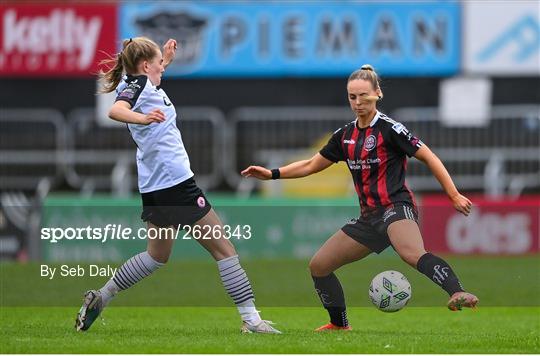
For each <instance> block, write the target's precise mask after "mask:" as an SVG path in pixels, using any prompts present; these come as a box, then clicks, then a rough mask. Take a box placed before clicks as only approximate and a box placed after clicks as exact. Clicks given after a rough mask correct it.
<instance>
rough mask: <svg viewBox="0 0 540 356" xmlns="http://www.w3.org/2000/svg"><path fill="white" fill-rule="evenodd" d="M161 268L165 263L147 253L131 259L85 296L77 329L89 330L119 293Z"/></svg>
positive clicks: (78, 315) (77, 321)
mask: <svg viewBox="0 0 540 356" xmlns="http://www.w3.org/2000/svg"><path fill="white" fill-rule="evenodd" d="M161 266H163V263H160V262H158V261H156V260H154V259H153V258H152V256H150V254H149V253H148V252H147V251H144V252H141V253H139V254H138V255H135V256H133V257H131V258H130V259H129V260H127V261H126V262H125V263H124V264H123V265H122V266H121V267H120V268H119V269H118V270H117V271H116V272H115V274H114V276H113V277H112V278H111V279H110V280H108V281H107V283H105V285H104V286H103V287H102V288H101V289H99V290H89V291H87V292H86V293H85V294H84V299H83V305H82V307H81V309H80V310H79V313H78V314H77V318H76V319H75V329H76V330H77V331H85V330H88V329H89V328H90V326H91V325H92V324H93V323H94V321H95V320H96V319H97V317H98V316H99V315H100V314H101V312H102V311H103V308H105V307H106V306H107V304H109V302H110V301H111V299H112V298H113V297H114V296H115V295H116V294H117V293H118V292H119V291H121V290H125V289H128V288H129V287H131V286H132V285H134V284H135V283H137V282H138V281H140V280H141V279H143V278H145V277H148V276H149V275H150V274H152V273H153V272H154V271H156V270H157V269H158V268H160V267H161Z"/></svg>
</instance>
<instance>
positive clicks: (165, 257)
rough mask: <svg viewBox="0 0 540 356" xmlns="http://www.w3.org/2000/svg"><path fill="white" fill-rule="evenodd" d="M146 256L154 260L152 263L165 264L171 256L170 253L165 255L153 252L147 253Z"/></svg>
mask: <svg viewBox="0 0 540 356" xmlns="http://www.w3.org/2000/svg"><path fill="white" fill-rule="evenodd" d="M148 254H149V255H150V257H152V258H153V259H154V261H156V262H159V263H167V262H168V261H169V257H170V255H171V254H170V253H165V252H162V253H159V252H155V251H148Z"/></svg>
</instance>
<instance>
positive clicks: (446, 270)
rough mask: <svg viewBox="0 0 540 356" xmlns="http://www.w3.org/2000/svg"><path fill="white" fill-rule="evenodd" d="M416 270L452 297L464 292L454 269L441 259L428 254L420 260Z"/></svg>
mask: <svg viewBox="0 0 540 356" xmlns="http://www.w3.org/2000/svg"><path fill="white" fill-rule="evenodd" d="M416 268H417V269H418V271H420V272H422V273H423V274H425V275H426V276H427V277H428V278H429V279H431V280H432V281H433V282H435V283H437V284H438V285H439V286H441V287H442V289H444V290H445V291H446V293H448V295H450V296H451V295H452V294H454V293H456V292H463V291H464V290H463V287H462V286H461V283H460V282H459V279H458V277H457V276H456V274H455V273H454V271H453V270H452V267H450V265H449V264H448V263H446V261H445V260H443V259H442V258H440V257H437V256H435V255H432V254H431V253H429V252H428V253H426V254H425V255H423V256H422V257H420V259H418V263H417V264H416Z"/></svg>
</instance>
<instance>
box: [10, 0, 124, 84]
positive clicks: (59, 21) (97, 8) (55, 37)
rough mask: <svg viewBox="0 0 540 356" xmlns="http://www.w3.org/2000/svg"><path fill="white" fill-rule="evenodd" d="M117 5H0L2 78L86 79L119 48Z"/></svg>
mask: <svg viewBox="0 0 540 356" xmlns="http://www.w3.org/2000/svg"><path fill="white" fill-rule="evenodd" d="M117 16H118V15H117V6H116V5H115V4H111V3H99V4H78V3H76V2H73V3H71V2H65V3H56V4H55V3H46V2H39V3H37V2H36V3H31V2H30V3H24V2H23V3H15V2H13V3H8V4H7V5H3V6H2V7H0V21H1V24H0V76H10V77H86V76H91V75H92V73H95V72H96V71H97V63H98V62H99V60H100V59H104V58H106V55H105V54H104V53H102V52H100V51H103V52H106V53H110V54H112V53H115V52H116V49H117V48H116V47H117V46H116V41H117V37H118V36H117V33H118V32H117V29H118V25H117Z"/></svg>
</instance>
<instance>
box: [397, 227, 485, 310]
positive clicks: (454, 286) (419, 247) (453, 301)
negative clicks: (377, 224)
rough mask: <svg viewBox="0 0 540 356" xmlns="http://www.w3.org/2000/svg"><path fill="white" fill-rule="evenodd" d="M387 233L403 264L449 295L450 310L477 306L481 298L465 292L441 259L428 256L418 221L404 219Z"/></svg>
mask: <svg viewBox="0 0 540 356" xmlns="http://www.w3.org/2000/svg"><path fill="white" fill-rule="evenodd" d="M387 231H388V236H389V238H390V241H391V242H392V245H393V246H394V249H395V250H396V252H397V253H398V254H399V256H400V257H401V258H402V259H403V261H405V262H407V263H408V264H409V265H411V266H412V267H413V268H416V269H417V270H418V271H419V272H421V273H423V274H424V275H426V276H427V277H428V278H429V279H431V280H432V281H433V282H435V283H436V284H437V285H439V286H440V287H441V288H442V289H444V290H445V291H446V293H448V295H450V300H449V301H448V308H449V309H450V310H461V308H462V307H469V308H474V307H475V306H476V304H477V303H478V298H477V297H476V296H474V295H473V294H471V293H467V292H465V291H464V290H463V287H462V286H461V283H460V282H459V279H458V277H457V275H456V274H455V273H454V271H453V270H452V267H450V265H449V264H448V263H446V261H445V260H443V259H442V258H440V257H438V256H435V255H433V254H431V253H429V252H426V250H425V249H424V242H423V240H422V235H421V233H420V229H419V227H418V224H417V223H416V221H414V220H411V219H402V220H398V221H395V222H392V223H391V224H390V225H389V226H388V230H387Z"/></svg>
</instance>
